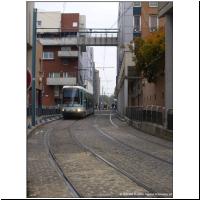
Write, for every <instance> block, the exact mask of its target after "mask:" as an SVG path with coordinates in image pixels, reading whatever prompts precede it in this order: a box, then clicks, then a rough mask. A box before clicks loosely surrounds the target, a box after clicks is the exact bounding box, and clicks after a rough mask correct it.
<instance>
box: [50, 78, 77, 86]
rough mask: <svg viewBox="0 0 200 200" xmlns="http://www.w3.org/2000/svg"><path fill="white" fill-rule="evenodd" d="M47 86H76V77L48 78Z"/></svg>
mask: <svg viewBox="0 0 200 200" xmlns="http://www.w3.org/2000/svg"><path fill="white" fill-rule="evenodd" d="M47 85H76V77H66V78H47Z"/></svg>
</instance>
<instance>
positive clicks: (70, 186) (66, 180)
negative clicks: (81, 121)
mask: <svg viewBox="0 0 200 200" xmlns="http://www.w3.org/2000/svg"><path fill="white" fill-rule="evenodd" d="M72 124H74V123H72ZM72 124H71V125H72ZM52 131H53V129H52V130H51V131H50V132H46V133H45V135H44V143H45V147H46V150H47V153H48V155H49V159H50V161H51V163H52V165H53V166H54V168H55V169H56V172H57V173H58V174H59V175H60V176H61V177H62V178H63V181H64V183H65V185H66V186H67V188H68V189H69V190H70V192H71V194H72V195H73V197H75V198H81V197H83V196H82V195H81V194H80V193H79V192H78V191H77V189H76V188H75V186H74V185H73V184H72V182H71V181H70V180H69V178H67V176H66V175H65V174H64V172H63V170H62V168H61V166H60V165H59V163H58V161H57V159H56V156H55V154H54V152H53V151H52V149H51V147H50V143H49V134H50V133H51V132H52Z"/></svg>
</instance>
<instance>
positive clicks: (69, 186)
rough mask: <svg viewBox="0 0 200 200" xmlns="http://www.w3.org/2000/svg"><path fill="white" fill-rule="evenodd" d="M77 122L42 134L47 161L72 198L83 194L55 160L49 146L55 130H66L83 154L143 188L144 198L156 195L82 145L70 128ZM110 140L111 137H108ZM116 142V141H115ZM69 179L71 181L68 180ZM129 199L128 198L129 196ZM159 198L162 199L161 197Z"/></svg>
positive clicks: (133, 177)
mask: <svg viewBox="0 0 200 200" xmlns="http://www.w3.org/2000/svg"><path fill="white" fill-rule="evenodd" d="M78 121H79V120H76V121H73V122H72V123H71V124H69V125H68V126H65V127H61V128H59V129H55V128H54V127H53V128H52V129H50V130H49V131H47V132H46V133H45V134H44V144H45V147H46V151H47V153H48V157H49V160H50V162H51V164H52V166H53V167H54V168H55V170H56V172H57V173H58V174H59V176H60V177H61V178H62V179H63V181H64V183H65V185H66V187H67V189H68V190H69V191H70V193H71V194H72V196H73V197H75V198H81V197H83V196H84V195H83V193H81V192H80V191H79V187H78V186H77V185H76V183H75V185H74V183H73V182H72V179H73V178H69V177H68V175H66V173H65V172H64V171H63V166H62V164H61V163H59V160H58V159H57V158H56V156H57V155H56V152H54V151H53V149H52V147H51V144H50V139H49V138H50V135H51V133H52V132H53V131H54V130H56V131H58V130H59V131H61V130H67V132H68V133H69V136H70V137H71V138H72V139H73V140H74V142H75V143H76V144H77V145H78V146H79V147H81V148H82V149H84V150H85V152H89V153H91V155H93V156H94V157H95V158H96V159H97V160H100V161H102V162H103V163H105V164H106V165H107V166H109V167H111V168H112V169H114V170H115V171H117V172H118V173H120V174H122V175H124V176H125V177H127V178H128V179H129V180H130V181H132V182H133V183H134V184H137V185H138V186H139V187H141V188H144V189H145V190H146V191H147V193H144V197H147V196H148V194H156V191H155V190H154V189H152V188H151V187H149V186H148V185H146V183H143V182H142V181H141V180H139V179H138V177H137V178H136V177H135V176H134V175H132V174H130V173H129V172H127V171H126V170H124V169H123V168H121V167H119V166H118V165H116V163H115V164H114V163H113V162H112V161H109V160H107V159H106V158H105V157H103V156H102V155H100V154H98V153H97V152H95V151H94V149H92V148H91V147H89V146H87V145H86V144H83V143H82V142H81V141H80V140H79V139H78V138H77V137H76V135H75V133H73V132H72V128H73V127H74V125H75V124H76V123H77V122H78ZM59 123H60V120H59V121H57V123H56V126H59ZM104 136H105V135H104ZM108 137H109V138H110V139H111V136H108ZM115 142H116V141H115ZM70 179H71V180H70ZM129 197H130V196H129ZM134 197H135V196H134ZM155 197H159V195H155ZM161 197H163V196H162V195H161Z"/></svg>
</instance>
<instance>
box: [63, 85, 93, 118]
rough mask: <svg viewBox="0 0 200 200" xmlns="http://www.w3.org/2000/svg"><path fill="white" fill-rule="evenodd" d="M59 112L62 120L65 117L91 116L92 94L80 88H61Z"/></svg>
mask: <svg viewBox="0 0 200 200" xmlns="http://www.w3.org/2000/svg"><path fill="white" fill-rule="evenodd" d="M61 112H62V115H63V118H64V119H65V118H67V117H86V116H87V115H89V114H93V113H94V100H93V94H91V93H89V92H88V91H87V90H86V89H85V88H84V87H82V86H63V89H62V107H61Z"/></svg>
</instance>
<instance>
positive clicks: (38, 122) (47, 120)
mask: <svg viewBox="0 0 200 200" xmlns="http://www.w3.org/2000/svg"><path fill="white" fill-rule="evenodd" d="M61 118H62V115H57V116H50V117H46V118H42V119H39V120H36V122H35V126H31V124H30V123H29V124H28V125H27V137H29V136H30V135H31V133H32V132H33V131H34V130H35V129H37V128H39V127H40V126H42V125H44V124H48V123H50V122H53V121H56V120H59V119H61Z"/></svg>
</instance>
